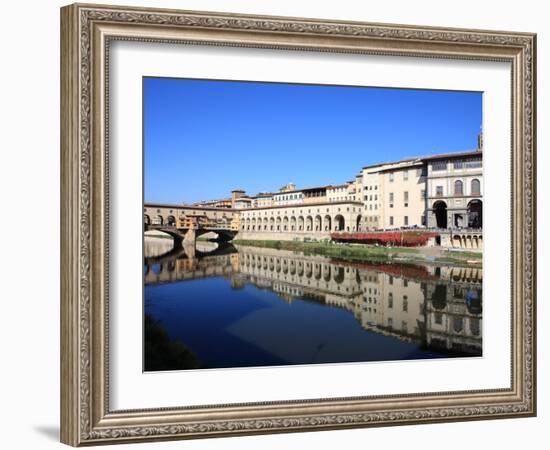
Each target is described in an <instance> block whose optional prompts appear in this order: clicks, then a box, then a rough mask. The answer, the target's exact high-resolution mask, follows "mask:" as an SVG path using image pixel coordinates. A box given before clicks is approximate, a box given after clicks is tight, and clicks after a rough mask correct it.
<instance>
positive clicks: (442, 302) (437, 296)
mask: <svg viewBox="0 0 550 450" xmlns="http://www.w3.org/2000/svg"><path fill="white" fill-rule="evenodd" d="M432 306H433V307H434V308H435V309H438V310H442V309H444V308H445V306H447V286H445V285H444V284H436V285H435V288H434V292H433V294H432Z"/></svg>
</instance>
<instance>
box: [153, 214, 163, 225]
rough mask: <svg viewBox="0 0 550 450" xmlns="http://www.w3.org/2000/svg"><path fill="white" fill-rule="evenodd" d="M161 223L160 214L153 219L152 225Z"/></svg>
mask: <svg viewBox="0 0 550 450" xmlns="http://www.w3.org/2000/svg"><path fill="white" fill-rule="evenodd" d="M163 224H164V219H163V218H162V216H161V215H158V216H157V217H155V218H154V219H153V225H163Z"/></svg>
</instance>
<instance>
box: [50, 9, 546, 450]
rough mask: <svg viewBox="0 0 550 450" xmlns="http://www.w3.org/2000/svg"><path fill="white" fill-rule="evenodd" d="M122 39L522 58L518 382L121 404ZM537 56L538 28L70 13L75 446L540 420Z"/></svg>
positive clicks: (67, 196)
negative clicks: (113, 253) (117, 363)
mask: <svg viewBox="0 0 550 450" xmlns="http://www.w3.org/2000/svg"><path fill="white" fill-rule="evenodd" d="M114 39H126V40H128V39H133V40H138V41H159V42H180V43H203V44H210V45H221V46H249V47H261V48H270V49H294V50H314V51H325V52H353V53H365V54H383V55H408V56H417V57H428V58H459V59H468V60H498V61H508V62H510V63H511V65H512V80H513V82H512V87H511V90H512V111H513V114H512V118H511V121H512V130H513V133H512V167H513V168H512V186H511V190H512V201H513V213H512V249H513V251H512V262H513V264H512V361H511V368H512V385H511V387H510V388H509V389H496V390H486V391H467V392H464V391H462V392H449V393H437V394H434V393H423V394H411V395H398V396H385V397H368V398H365V397H353V398H346V399H320V400H309V401H298V400H295V401H287V402H271V403H254V404H241V405H229V406H227V405H225V406H223V405H214V406H209V407H194V408H186V407H181V408H174V409H160V410H138V411H111V410H110V409H109V398H108V371H107V369H108V367H107V361H108V338H109V336H108V332H107V319H108V301H107V296H106V292H107V289H106V288H107V285H108V272H107V265H106V262H107V256H108V251H109V250H108V241H107V227H108V217H107V215H106V211H107V206H108V197H107V195H106V194H107V189H106V188H107V186H108V181H109V180H108V173H107V170H106V167H107V162H108V148H107V143H108V141H107V137H108V121H107V119H108V111H107V110H106V95H107V92H106V89H107V86H108V84H107V82H106V81H107V80H106V63H107V61H108V55H109V54H108V50H109V42H110V41H112V40H114ZM535 51H536V36H535V35H534V34H529V33H510V32H501V31H484V30H465V29H444V28H433V27H417V26H404V25H384V24H372V23H358V22H346V23H344V22H335V21H328V20H311V19H297V18H288V17H259V16H249V15H239V14H226V13H223V14H220V13H209V12H194V11H193V12H190V11H174V10H157V9H142V8H129V7H113V6H105V5H104V6H99V5H79V4H75V5H71V6H67V7H64V8H62V9H61V237H62V239H61V241H62V246H61V274H62V275H61V440H62V442H64V443H67V444H70V445H73V446H79V445H87V444H88V445H90V444H107V443H121V442H134V441H146V440H161V439H178V438H198V437H213V436H229V435H243V434H259V433H275V432H295V431H311V430H326V429H334V428H344V427H347V428H350V427H366V426H381V425H398V424H413V423H414V424H419V423H427V422H432V423H433V422H443V421H456V420H474V419H493V418H503V417H520V416H533V415H535V413H536V394H535V392H536V391H535V381H536V366H535V362H536V357H535V356H536V355H535V343H536V340H535V286H536V283H535V275H536V272H535V270H536V267H535V261H536V255H535V244H536V242H535V239H536V236H535V232H536V223H535V220H536V211H535V180H536V173H535V137H536V134H535V84H536V78H535V67H536V64H535Z"/></svg>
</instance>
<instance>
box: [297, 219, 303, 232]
mask: <svg viewBox="0 0 550 450" xmlns="http://www.w3.org/2000/svg"><path fill="white" fill-rule="evenodd" d="M298 231H304V217H303V216H300V217H298Z"/></svg>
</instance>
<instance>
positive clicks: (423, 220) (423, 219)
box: [420, 216, 426, 227]
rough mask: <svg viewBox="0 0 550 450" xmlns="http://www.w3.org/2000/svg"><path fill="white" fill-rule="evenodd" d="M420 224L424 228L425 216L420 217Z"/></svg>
mask: <svg viewBox="0 0 550 450" xmlns="http://www.w3.org/2000/svg"><path fill="white" fill-rule="evenodd" d="M420 223H421V224H422V226H424V227H425V226H426V216H420Z"/></svg>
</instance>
